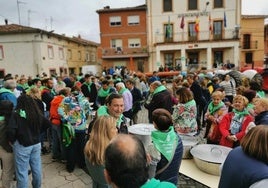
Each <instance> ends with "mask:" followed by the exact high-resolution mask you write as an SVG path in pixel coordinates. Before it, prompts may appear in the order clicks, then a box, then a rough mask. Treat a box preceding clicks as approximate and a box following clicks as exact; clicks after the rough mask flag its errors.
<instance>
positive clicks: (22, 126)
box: [7, 112, 50, 147]
mask: <svg viewBox="0 0 268 188" xmlns="http://www.w3.org/2000/svg"><path fill="white" fill-rule="evenodd" d="M49 126H50V122H49V120H48V119H46V118H45V117H44V116H42V122H41V125H40V126H39V129H37V130H35V129H33V128H32V127H30V126H29V124H28V120H27V119H25V118H22V117H20V116H19V114H18V113H17V112H13V113H12V115H11V117H10V120H9V124H8V130H7V136H8V140H9V141H10V142H11V143H14V142H15V141H16V140H17V141H18V142H19V143H20V144H21V145H23V146H24V147H27V146H31V145H35V144H38V143H39V142H40V132H44V131H45V130H46V129H47V128H48V127H49Z"/></svg>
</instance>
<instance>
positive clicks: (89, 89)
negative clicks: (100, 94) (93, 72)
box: [84, 82, 92, 93]
mask: <svg viewBox="0 0 268 188" xmlns="http://www.w3.org/2000/svg"><path fill="white" fill-rule="evenodd" d="M84 84H85V85H86V86H87V88H88V92H89V93H90V92H91V88H90V87H91V85H92V82H89V83H87V82H84Z"/></svg>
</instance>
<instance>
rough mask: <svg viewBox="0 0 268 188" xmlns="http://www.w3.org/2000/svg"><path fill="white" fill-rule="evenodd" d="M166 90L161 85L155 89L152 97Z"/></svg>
mask: <svg viewBox="0 0 268 188" xmlns="http://www.w3.org/2000/svg"><path fill="white" fill-rule="evenodd" d="M166 89H167V88H166V87H165V86H163V85H161V86H159V87H157V88H156V89H155V90H154V92H153V95H155V94H157V93H159V92H161V91H164V90H166Z"/></svg>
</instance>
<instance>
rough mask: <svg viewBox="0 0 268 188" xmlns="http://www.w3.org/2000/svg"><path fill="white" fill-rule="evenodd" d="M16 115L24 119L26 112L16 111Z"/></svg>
mask: <svg viewBox="0 0 268 188" xmlns="http://www.w3.org/2000/svg"><path fill="white" fill-rule="evenodd" d="M18 114H19V116H20V117H22V118H24V119H26V112H25V111H24V110H22V109H20V110H19V111H18Z"/></svg>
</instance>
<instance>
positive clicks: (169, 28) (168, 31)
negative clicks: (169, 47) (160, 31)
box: [164, 24, 173, 42]
mask: <svg viewBox="0 0 268 188" xmlns="http://www.w3.org/2000/svg"><path fill="white" fill-rule="evenodd" d="M164 31H165V41H166V42H170V41H172V40H173V25H172V24H165V25H164Z"/></svg>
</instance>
